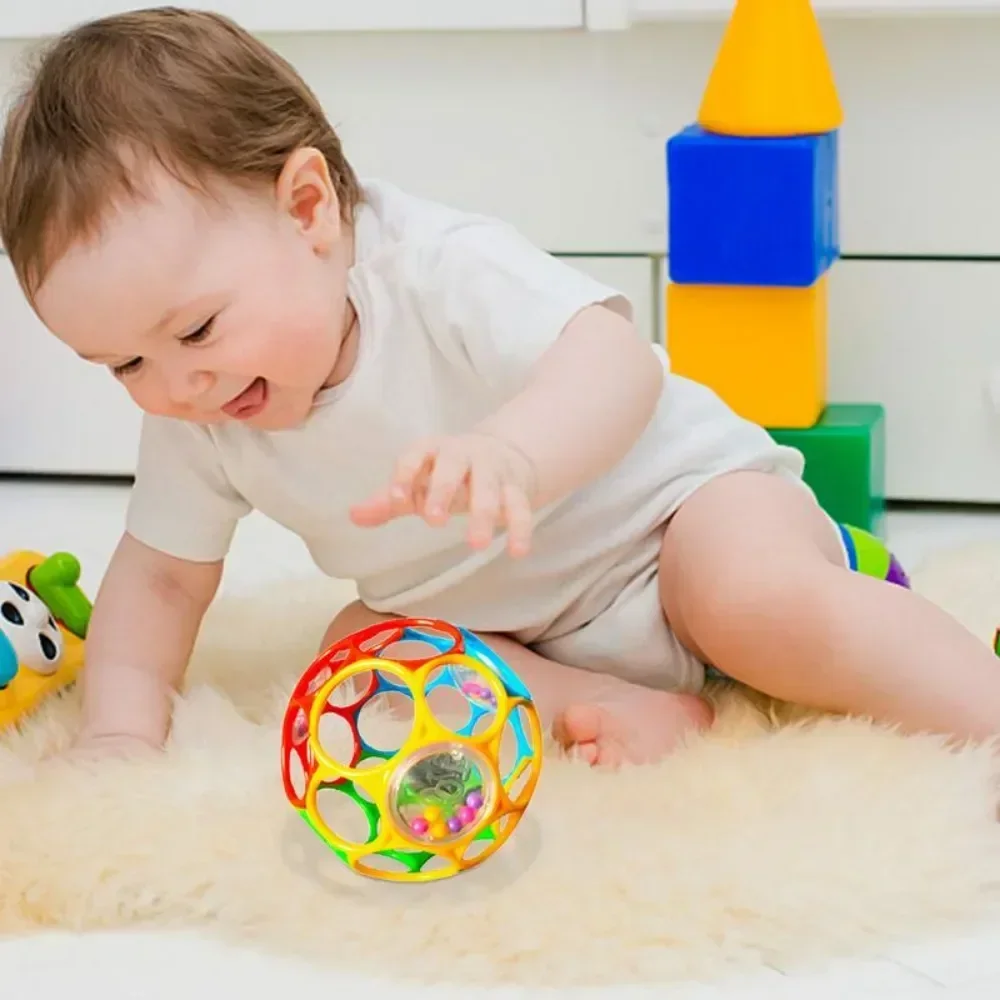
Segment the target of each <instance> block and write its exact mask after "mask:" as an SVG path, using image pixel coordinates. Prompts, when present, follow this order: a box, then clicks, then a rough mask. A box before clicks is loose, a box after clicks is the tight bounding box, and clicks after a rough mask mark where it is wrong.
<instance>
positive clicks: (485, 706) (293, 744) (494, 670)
mask: <svg viewBox="0 0 1000 1000" xmlns="http://www.w3.org/2000/svg"><path fill="white" fill-rule="evenodd" d="M414 641H416V642H419V643H421V644H423V645H426V646H430V647H431V649H432V651H433V655H430V656H425V657H420V658H415V659H414V658H407V659H398V660H397V659H394V658H391V657H390V656H389V655H384V654H387V653H388V651H390V650H391V648H392V647H394V646H396V645H397V644H399V643H402V642H414ZM365 677H367V678H368V682H367V684H360V683H359V682H361V681H362V680H363V679H364V678H365ZM352 684H353V687H350V686H349V685H352ZM341 689H343V690H349V691H351V692H352V694H351V695H350V696H349V698H348V700H347V702H346V703H344V701H343V699H341V700H340V701H339V702H335V699H334V698H333V695H334V692H335V691H336V690H341ZM438 689H446V690H447V691H448V692H449V693H451V694H452V695H454V694H455V693H456V692H457V694H458V695H460V696H461V704H462V705H463V707H464V712H460V713H459V714H464V715H465V716H466V717H465V719H464V722H462V724H454V723H452V721H451V720H447V721H446V720H444V719H442V718H439V717H438V713H437V712H436V711H435V710H434V708H433V706H432V705H431V703H430V700H429V696H431V695H432V694H433V693H434V692H435V691H437V690H438ZM381 694H392V695H394V696H396V697H397V698H398V697H404V698H407V699H409V701H410V702H411V703H412V710H413V722H412V725H411V726H410V727H409V731H408V733H407V735H406V737H405V739H403V740H401V741H400V742H399V745H398V746H397V747H395V748H394V749H380V748H377V747H374V746H372V745H371V743H369V742H368V741H366V740H365V739H364V738H362V735H361V732H360V730H359V727H358V716H359V714H360V712H361V710H362V709H363V708H364V707H365V705H367V704H368V703H370V702H371V701H372V699H373V698H375V697H377V696H378V695H381ZM453 700H454V699H453ZM330 714H333V715H336V716H339V718H340V720H342V722H345V723H347V725H348V727H349V729H350V733H351V738H352V750H351V752H350V754H349V755H347V756H346V757H345V756H344V755H341V759H337V757H336V756H335V755H334V754H332V753H330V752H329V751H328V749H327V748H326V747H325V746H324V744H323V741H322V739H321V738H320V726H321V723H322V721H323V719H324V717H325V716H327V715H330ZM511 737H512V740H511V743H512V746H511V749H512V751H513V761H512V762H511V763H510V764H509V765H508V764H507V763H505V762H503V761H502V756H503V755H502V752H501V751H502V744H503V746H504V747H506V746H507V744H506V741H507V740H508V739H510V738H511ZM541 749H542V731H541V724H540V722H539V719H538V714H537V712H536V710H535V707H534V704H533V703H532V700H531V696H530V693H529V692H528V690H527V689H526V688H525V686H524V684H523V683H522V682H521V680H520V679H519V678H518V677H517V676H516V674H514V672H513V671H512V670H511V669H510V667H509V666H508V665H507V664H506V663H504V662H503V660H501V659H500V658H499V657H498V656H497V655H496V653H494V652H493V650H491V649H490V648H489V647H488V646H487V645H486V644H485V643H483V642H482V641H481V640H480V639H479V638H478V637H477V636H475V635H474V634H473V633H471V632H468V631H467V630H465V629H462V628H457V627H455V626H452V625H449V624H448V623H445V622H440V621H436V620H434V619H400V620H397V621H390V622H386V623H380V624H378V625H374V626H370V627H369V628H367V629H364V630H361V631H360V632H357V633H354V634H353V635H351V636H348V637H347V638H345V639H344V640H342V641H341V642H339V643H336V644H335V645H333V646H331V647H330V648H329V649H328V650H326V651H324V652H323V653H322V654H321V655H320V656H319V657H318V658H317V659H316V660H315V661H314V662H313V664H312V665H311V666H310V668H309V669H308V670H307V671H306V672H305V673H304V674H303V676H302V677H301V678H300V680H299V683H298V684H297V685H296V687H295V690H294V691H293V693H292V696H291V698H290V700H289V704H288V709H287V710H286V713H285V720H284V725H283V728H282V776H283V781H284V787H285V793H286V795H287V797H288V799H289V801H290V802H291V804H292V805H293V806H294V807H295V808H296V809H297V810H298V811H299V813H300V814H301V815H302V816H303V818H304V819H305V821H306V822H307V823H308V824H309V825H310V826H311V827H312V828H313V830H314V831H315V832H316V833H317V834H318V835H319V837H320V838H321V839H322V840H324V841H325V842H326V844H327V845H328V846H329V847H330V848H331V849H332V850H333V851H334V852H335V854H336V855H337V856H338V857H339V858H340V859H341V861H343V862H344V863H345V864H346V865H348V866H349V867H350V868H351V869H353V870H354V871H356V872H358V873H360V874H363V875H368V876H371V877H373V878H379V879H387V880H390V881H398V882H428V881H433V880H437V879H441V878H447V877H449V876H451V875H456V874H458V873H459V872H462V871H466V870H468V869H470V868H472V867H475V866H477V865H479V864H482V862H484V861H485V860H487V858H489V857H491V856H492V855H493V854H494V853H495V852H496V851H497V850H499V849H500V847H502V846H503V844H504V843H505V842H506V841H507V840H508V838H509V837H510V835H511V834H512V833H513V831H514V829H515V828H516V826H517V824H518V822H519V821H520V819H521V816H522V815H523V814H524V811H525V809H526V807H527V805H528V803H529V801H530V799H531V796H532V794H533V793H534V790H535V787H536V785H537V782H538V777H539V773H540V766H541ZM296 771H297V772H299V774H298V777H299V780H298V781H296V780H295V779H296V773H295V772H296ZM330 790H332V791H335V792H339V793H340V794H343V795H345V796H347V797H348V798H349V799H350V800H352V802H353V803H354V804H355V805H356V806H357V807H358V808H359V809H360V811H361V813H362V814H363V816H364V819H365V821H366V825H367V836H366V837H365V838H364V839H361V838H354V839H351V838H348V837H346V836H344V835H343V834H342V833H341V832H339V831H337V830H335V829H332V828H331V826H330V825H329V824H328V823H327V822H326V820H325V819H324V817H323V815H322V814H321V812H320V809H319V805H318V795H319V793H320V792H321V791H330ZM379 858H382V859H389V860H391V861H392V862H394V863H395V864H396V866H398V867H397V868H396V869H395V870H386V869H385V867H384V865H380V864H377V863H376V862H377V861H378V859H379ZM430 862H433V864H430Z"/></svg>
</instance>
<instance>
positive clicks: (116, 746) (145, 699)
mask: <svg viewBox="0 0 1000 1000" xmlns="http://www.w3.org/2000/svg"><path fill="white" fill-rule="evenodd" d="M221 576H222V562H212V563H197V562H188V561H187V560H184V559H176V558H174V557H173V556H168V555H165V554H164V553H162V552H158V551H157V550H155V549H152V548H149V547H148V546H146V545H143V544H142V543H141V542H139V541H137V540H136V539H135V538H133V537H132V536H131V535H129V534H125V535H123V536H122V539H121V541H120V542H119V544H118V548H117V549H116V550H115V554H114V556H113V557H112V559H111V564H110V566H109V567H108V571H107V573H106V575H105V577H104V580H103V582H102V584H101V587H100V590H99V592H98V594H97V599H96V600H95V602H94V613H93V617H92V619H91V623H90V628H89V630H88V635H87V661H86V667H85V668H84V670H83V674H82V686H83V726H82V729H81V731H80V734H79V736H78V738H77V742H76V749H77V750H80V751H84V752H89V751H92V750H93V751H101V750H104V749H107V750H108V751H110V752H115V751H126V752H127V751H129V750H132V749H141V748H142V747H143V746H146V747H154V748H158V747H160V746H162V745H163V742H164V740H165V739H166V736H167V732H168V730H169V728H170V714H171V708H172V703H173V694H174V691H175V690H176V689H177V688H178V686H179V685H180V683H181V680H182V678H183V676H184V671H185V669H186V668H187V664H188V659H189V657H190V655H191V650H192V648H193V646H194V641H195V638H196V637H197V634H198V629H199V628H200V626H201V620H202V617H203V616H204V614H205V611H206V610H207V608H208V606H209V604H210V603H211V601H212V598H213V597H214V596H215V593H216V590H217V589H218V586H219V580H220V578H221Z"/></svg>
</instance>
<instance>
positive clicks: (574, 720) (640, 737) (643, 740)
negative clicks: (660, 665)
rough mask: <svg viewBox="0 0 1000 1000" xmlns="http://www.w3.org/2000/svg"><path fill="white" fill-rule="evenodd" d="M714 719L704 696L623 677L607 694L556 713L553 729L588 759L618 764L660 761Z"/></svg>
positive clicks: (594, 762)
mask: <svg viewBox="0 0 1000 1000" xmlns="http://www.w3.org/2000/svg"><path fill="white" fill-rule="evenodd" d="M713 720H714V712H713V711H712V707H711V705H709V703H708V702H707V701H706V700H705V699H704V698H699V697H698V696H697V695H693V694H674V693H672V692H669V691H654V690H650V689H649V688H643V687H637V686H636V685H634V684H628V683H626V682H624V681H622V682H621V683H620V686H619V685H615V686H614V687H613V688H610V689H609V690H608V691H607V694H606V695H605V696H604V697H601V698H599V699H596V700H593V701H590V702H587V703H578V704H575V705H571V706H569V707H568V708H566V710H565V711H563V712H562V713H560V715H558V716H557V718H556V720H555V723H554V725H553V734H554V736H555V738H556V740H558V742H559V743H560V744H561V745H562V746H563V747H564V748H566V749H568V750H572V751H573V752H574V753H575V754H576V755H577V756H578V757H580V758H581V759H582V760H585V761H586V762H587V763H588V764H591V765H592V766H602V767H619V766H621V765H622V764H650V763H654V762H656V761H658V760H661V759H662V758H663V757H665V756H666V755H667V754H668V753H670V751H671V750H673V749H674V748H675V747H676V746H677V745H678V744H679V743H680V742H681V740H682V739H683V738H684V736H685V735H687V734H688V733H691V732H692V731H700V730H702V729H707V728H708V727H709V726H711V724H712V722H713Z"/></svg>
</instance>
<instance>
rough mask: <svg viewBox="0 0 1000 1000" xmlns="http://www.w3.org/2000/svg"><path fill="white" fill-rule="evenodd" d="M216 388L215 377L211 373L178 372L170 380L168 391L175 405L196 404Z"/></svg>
mask: <svg viewBox="0 0 1000 1000" xmlns="http://www.w3.org/2000/svg"><path fill="white" fill-rule="evenodd" d="M214 386H215V376H214V375H213V374H212V373H211V372H203V371H192V372H178V373H177V374H176V375H175V376H174V378H172V379H170V381H169V384H168V387H167V388H168V391H169V392H170V397H171V399H172V400H173V402H175V403H196V402H197V401H198V400H199V399H200V398H201V397H202V396H204V395H205V394H206V393H208V392H210V391H211V390H212V388H213V387H214Z"/></svg>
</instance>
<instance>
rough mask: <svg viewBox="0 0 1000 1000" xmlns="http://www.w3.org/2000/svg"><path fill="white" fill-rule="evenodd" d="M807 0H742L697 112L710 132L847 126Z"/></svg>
mask: <svg viewBox="0 0 1000 1000" xmlns="http://www.w3.org/2000/svg"><path fill="white" fill-rule="evenodd" d="M843 119H844V113H843V109H842V108H841V105H840V98H839V97H838V96H837V86H836V83H835V82H834V78H833V70H832V69H831V68H830V61H829V59H828V58H827V54H826V47H825V46H824V44H823V35H822V32H821V31H820V27H819V22H818V21H817V20H816V15H815V13H814V12H813V9H812V4H811V3H810V2H809V0H736V8H735V10H734V11H733V16H732V19H731V20H730V22H729V26H728V28H727V29H726V33H725V35H724V37H723V40H722V45H721V47H720V49H719V54H718V56H717V58H716V62H715V67H714V69H713V70H712V75H711V77H710V78H709V82H708V87H707V89H706V90H705V96H704V99H703V101H702V105H701V110H700V111H699V113H698V124H699V125H701V127H702V128H704V129H707V130H708V131H710V132H719V133H722V134H723V135H734V136H747V137H755V136H771V137H775V136H792V135H810V134H815V133H820V132H832V131H834V130H835V129H838V128H839V127H840V126H841V124H842V123H843Z"/></svg>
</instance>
